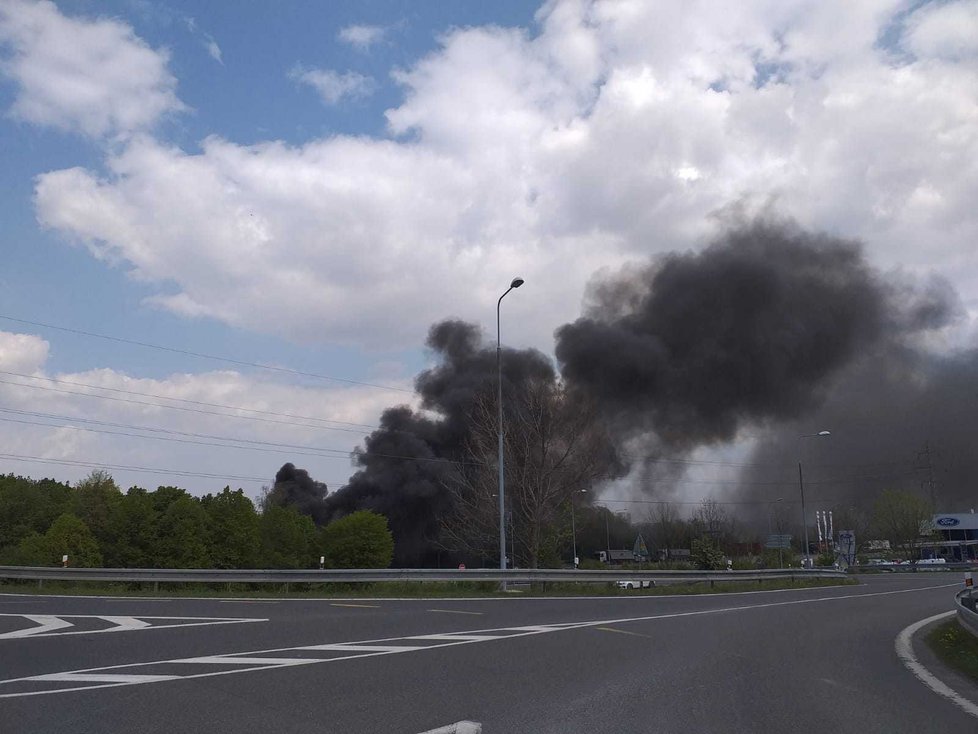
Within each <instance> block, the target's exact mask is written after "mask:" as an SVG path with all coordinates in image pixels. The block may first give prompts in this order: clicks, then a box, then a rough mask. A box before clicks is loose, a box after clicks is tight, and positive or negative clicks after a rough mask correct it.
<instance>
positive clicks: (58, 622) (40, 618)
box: [0, 614, 74, 640]
mask: <svg viewBox="0 0 978 734" xmlns="http://www.w3.org/2000/svg"><path fill="white" fill-rule="evenodd" d="M0 616H2V617H23V618H24V619H28V620H30V621H31V622H36V623H37V624H38V625H39V626H38V627H28V628H27V629H22V630H14V631H13V632H4V633H3V634H2V635H0V640H4V639H12V638H14V637H45V636H46V635H47V634H48V633H49V632H54V631H55V630H60V629H64V628H65V627H74V625H73V624H72V623H71V622H67V621H65V620H63V619H61V617H55V616H53V615H50V614H2V615H0Z"/></svg>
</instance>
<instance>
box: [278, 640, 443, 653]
mask: <svg viewBox="0 0 978 734" xmlns="http://www.w3.org/2000/svg"><path fill="white" fill-rule="evenodd" d="M391 639H395V640H402V639H404V638H403V637H393V638H391ZM290 649H292V650H323V651H324V652H325V651H331V652H384V653H391V652H414V651H415V650H424V649H425V648H423V647H417V646H410V645H361V644H359V643H357V642H346V643H342V644H338V645H308V646H304V647H293V648H290Z"/></svg>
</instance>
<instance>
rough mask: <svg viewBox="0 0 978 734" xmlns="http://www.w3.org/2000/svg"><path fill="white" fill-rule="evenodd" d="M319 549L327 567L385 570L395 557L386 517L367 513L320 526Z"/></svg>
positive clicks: (392, 538) (363, 511)
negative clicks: (321, 527)
mask: <svg viewBox="0 0 978 734" xmlns="http://www.w3.org/2000/svg"><path fill="white" fill-rule="evenodd" d="M320 547H321V548H322V551H323V555H324V556H325V557H326V565H327V566H328V567H329V568H388V567H390V565H391V560H393V558H394V536H392V535H391V531H390V528H388V526H387V518H386V517H384V516H383V515H378V514H377V513H376V512H370V511H369V510H361V511H360V512H354V513H353V514H351V515H347V516H346V517H343V518H340V519H339V520H334V521H333V522H331V523H330V524H329V525H326V526H325V527H323V529H322V530H321V532H320Z"/></svg>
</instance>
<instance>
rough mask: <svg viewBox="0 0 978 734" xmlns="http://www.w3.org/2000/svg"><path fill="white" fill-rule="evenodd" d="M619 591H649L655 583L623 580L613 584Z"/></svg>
mask: <svg viewBox="0 0 978 734" xmlns="http://www.w3.org/2000/svg"><path fill="white" fill-rule="evenodd" d="M615 585H616V586H617V587H618V588H619V589H649V588H651V587H653V586H655V581H640V580H639V579H625V580H622V581H617V582H615Z"/></svg>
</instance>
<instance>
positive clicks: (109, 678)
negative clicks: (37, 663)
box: [24, 673, 179, 688]
mask: <svg viewBox="0 0 978 734" xmlns="http://www.w3.org/2000/svg"><path fill="white" fill-rule="evenodd" d="M174 678H179V676H175V675H111V674H106V673H49V674H48V675H35V676H33V677H31V678H24V680H36V681H42V682H57V683H112V684H114V685H132V684H134V683H159V682H160V681H164V680H173V679H174ZM86 688H87V686H86Z"/></svg>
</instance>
